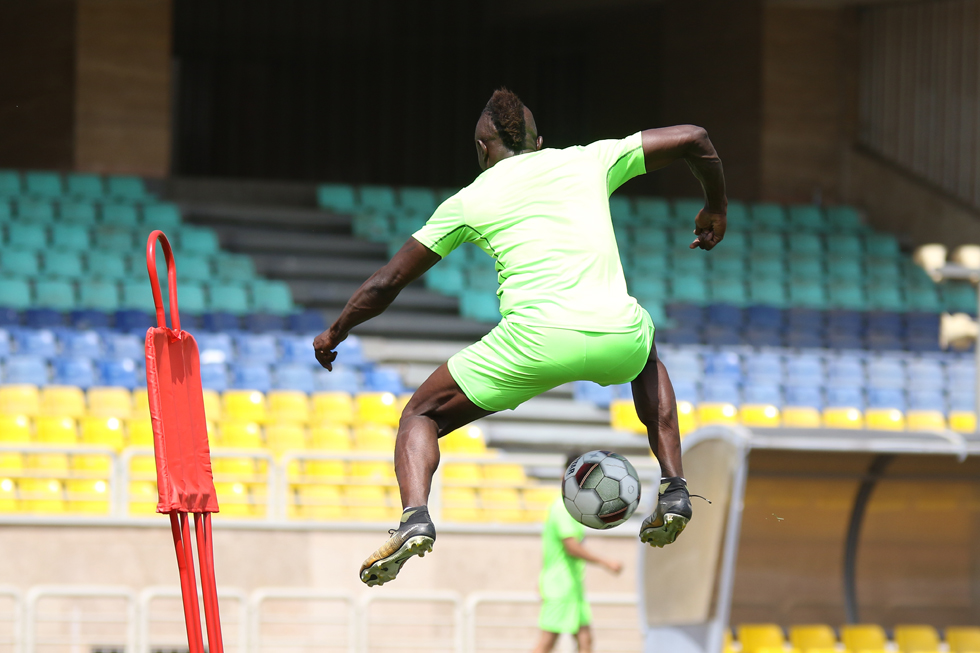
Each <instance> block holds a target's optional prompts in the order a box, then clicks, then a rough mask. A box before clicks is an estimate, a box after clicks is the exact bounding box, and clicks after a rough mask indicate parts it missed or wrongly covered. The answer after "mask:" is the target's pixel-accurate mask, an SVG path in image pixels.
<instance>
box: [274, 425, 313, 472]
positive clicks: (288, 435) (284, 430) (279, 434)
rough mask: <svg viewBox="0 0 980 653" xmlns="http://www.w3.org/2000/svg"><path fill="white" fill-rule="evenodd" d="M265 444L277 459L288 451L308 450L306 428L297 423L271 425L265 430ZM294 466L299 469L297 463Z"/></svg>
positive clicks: (294, 462)
mask: <svg viewBox="0 0 980 653" xmlns="http://www.w3.org/2000/svg"><path fill="white" fill-rule="evenodd" d="M265 443H266V447H267V448H268V449H269V451H270V452H272V455H274V456H276V457H279V456H281V455H282V454H283V453H285V452H286V451H302V450H304V449H306V427H305V426H303V425H302V424H297V423H295V422H294V423H286V422H282V423H277V424H270V425H269V426H267V427H266V429H265ZM293 465H294V466H295V467H296V469H298V468H299V465H298V463H297V462H296V461H293ZM293 475H295V474H293Z"/></svg>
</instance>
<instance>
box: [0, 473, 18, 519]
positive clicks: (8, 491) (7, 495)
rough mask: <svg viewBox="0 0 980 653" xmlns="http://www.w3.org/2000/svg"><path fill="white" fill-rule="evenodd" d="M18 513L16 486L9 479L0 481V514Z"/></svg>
mask: <svg viewBox="0 0 980 653" xmlns="http://www.w3.org/2000/svg"><path fill="white" fill-rule="evenodd" d="M13 512H20V500H19V499H18V498H17V485H16V484H15V483H14V480H13V479H11V478H4V479H0V513H13Z"/></svg>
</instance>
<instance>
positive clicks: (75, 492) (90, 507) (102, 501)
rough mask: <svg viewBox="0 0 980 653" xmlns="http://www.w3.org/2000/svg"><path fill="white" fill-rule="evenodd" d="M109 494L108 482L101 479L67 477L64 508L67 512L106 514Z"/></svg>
mask: <svg viewBox="0 0 980 653" xmlns="http://www.w3.org/2000/svg"><path fill="white" fill-rule="evenodd" d="M109 496H110V494H109V483H108V482H106V481H105V480H103V479H68V480H67V481H65V499H66V501H67V504H66V510H67V512H69V513H74V514H83V515H105V514H108V512H109V505H110V503H109Z"/></svg>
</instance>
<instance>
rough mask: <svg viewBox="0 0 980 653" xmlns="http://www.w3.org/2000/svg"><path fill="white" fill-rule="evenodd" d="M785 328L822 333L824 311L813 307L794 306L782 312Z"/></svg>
mask: <svg viewBox="0 0 980 653" xmlns="http://www.w3.org/2000/svg"><path fill="white" fill-rule="evenodd" d="M783 317H784V319H785V321H786V328H787V329H791V330H793V331H807V332H811V333H822V332H823V330H824V319H825V313H824V312H823V311H819V310H817V309H813V308H803V307H798V306H794V307H793V308H788V309H786V311H785V312H784V313H783Z"/></svg>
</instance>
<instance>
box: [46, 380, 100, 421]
mask: <svg viewBox="0 0 980 653" xmlns="http://www.w3.org/2000/svg"><path fill="white" fill-rule="evenodd" d="M87 412H88V409H87V408H86V406H85V393H84V392H82V389H81V388H76V387H75V386H70V385H49V386H48V387H46V388H44V389H42V390H41V414H42V415H52V416H56V417H74V418H79V417H83V416H84V415H85V414H86V413H87Z"/></svg>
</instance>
